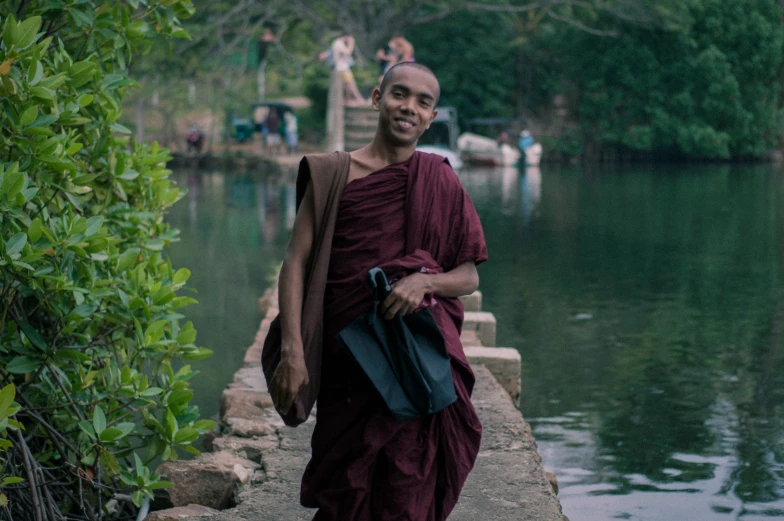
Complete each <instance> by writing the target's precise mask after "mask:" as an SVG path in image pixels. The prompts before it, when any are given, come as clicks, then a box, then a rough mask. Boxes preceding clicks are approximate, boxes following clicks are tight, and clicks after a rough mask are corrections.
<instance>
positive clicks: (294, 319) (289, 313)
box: [278, 259, 305, 356]
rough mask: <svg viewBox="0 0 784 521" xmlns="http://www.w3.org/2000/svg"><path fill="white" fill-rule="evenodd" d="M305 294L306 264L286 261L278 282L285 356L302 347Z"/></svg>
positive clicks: (292, 260)
mask: <svg viewBox="0 0 784 521" xmlns="http://www.w3.org/2000/svg"><path fill="white" fill-rule="evenodd" d="M304 292H305V263H304V262H300V261H298V260H297V259H286V260H285V261H284V262H283V266H281V268H280V278H279V280H278V305H279V307H280V326H281V335H282V350H283V353H282V354H283V356H288V355H291V354H297V353H291V352H289V351H290V350H291V349H292V348H296V347H300V348H301V346H302V302H303V300H304Z"/></svg>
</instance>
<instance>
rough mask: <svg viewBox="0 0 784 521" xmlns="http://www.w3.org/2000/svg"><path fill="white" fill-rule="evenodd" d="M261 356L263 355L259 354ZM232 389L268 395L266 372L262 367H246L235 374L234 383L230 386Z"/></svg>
mask: <svg viewBox="0 0 784 521" xmlns="http://www.w3.org/2000/svg"><path fill="white" fill-rule="evenodd" d="M259 356H261V354H259ZM229 387H230V388H232V389H248V390H251V391H256V392H261V393H266V392H267V380H265V379H264V372H263V371H262V370H261V366H255V367H249V366H245V367H243V368H242V369H240V370H239V371H237V372H236V373H234V381H233V382H232V383H230V384H229Z"/></svg>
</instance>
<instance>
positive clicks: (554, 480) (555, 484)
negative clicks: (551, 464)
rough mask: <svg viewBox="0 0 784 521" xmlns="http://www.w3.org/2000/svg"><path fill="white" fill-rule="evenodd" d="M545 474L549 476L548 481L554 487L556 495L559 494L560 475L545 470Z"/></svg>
mask: <svg viewBox="0 0 784 521" xmlns="http://www.w3.org/2000/svg"><path fill="white" fill-rule="evenodd" d="M544 475H545V476H546V477H547V481H548V482H549V483H550V486H551V487H553V492H554V493H555V495H558V476H556V475H555V474H554V473H552V472H545V473H544Z"/></svg>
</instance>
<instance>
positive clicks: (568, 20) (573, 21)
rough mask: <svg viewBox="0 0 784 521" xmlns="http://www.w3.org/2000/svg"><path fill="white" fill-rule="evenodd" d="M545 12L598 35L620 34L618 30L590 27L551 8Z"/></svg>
mask: <svg viewBox="0 0 784 521" xmlns="http://www.w3.org/2000/svg"><path fill="white" fill-rule="evenodd" d="M545 12H546V13H547V16H549V17H550V18H555V19H556V20H560V21H561V22H565V23H567V24H569V25H573V26H575V27H577V28H578V29H580V30H581V31H585V32H587V33H590V34H595V35H596V36H610V37H616V36H618V31H601V30H599V29H594V28H592V27H588V26H587V25H585V24H583V23H580V22H578V21H577V20H575V19H573V18H569V17H567V16H561V15H559V14H557V13H555V12H554V11H553V10H552V9H549V8H548V9H545Z"/></svg>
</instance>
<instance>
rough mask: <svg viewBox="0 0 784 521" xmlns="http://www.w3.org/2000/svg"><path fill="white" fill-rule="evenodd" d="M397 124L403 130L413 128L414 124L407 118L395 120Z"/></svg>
mask: <svg viewBox="0 0 784 521" xmlns="http://www.w3.org/2000/svg"><path fill="white" fill-rule="evenodd" d="M395 121H396V122H397V124H398V125H399V126H400V127H401V128H402V129H405V130H408V129H411V128H414V122H413V121H412V120H410V119H408V118H395Z"/></svg>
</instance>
